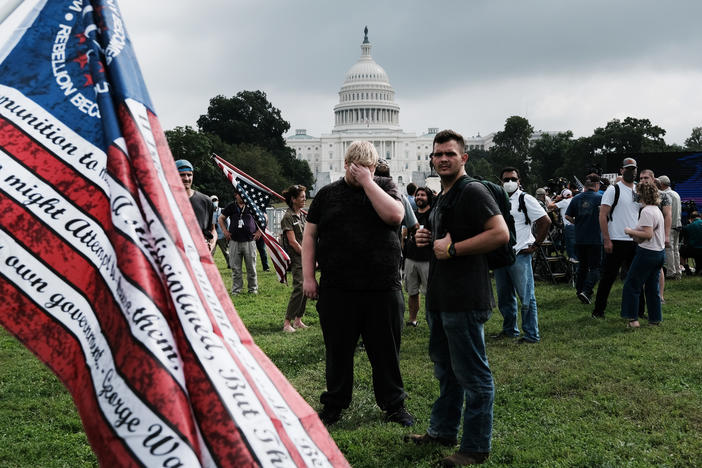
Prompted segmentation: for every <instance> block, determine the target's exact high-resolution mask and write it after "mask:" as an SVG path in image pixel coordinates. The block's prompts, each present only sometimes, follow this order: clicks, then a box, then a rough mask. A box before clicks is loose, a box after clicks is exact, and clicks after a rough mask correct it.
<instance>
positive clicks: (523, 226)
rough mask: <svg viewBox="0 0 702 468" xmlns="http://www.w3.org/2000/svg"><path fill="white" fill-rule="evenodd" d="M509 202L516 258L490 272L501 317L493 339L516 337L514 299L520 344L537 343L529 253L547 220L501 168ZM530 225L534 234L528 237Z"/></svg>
mask: <svg viewBox="0 0 702 468" xmlns="http://www.w3.org/2000/svg"><path fill="white" fill-rule="evenodd" d="M500 180H501V181H502V186H503V187H504V189H505V191H506V192H507V195H509V201H510V203H511V207H512V209H511V214H512V217H513V218H514V227H515V229H516V232H517V243H516V244H515V246H514V253H515V254H516V255H517V259H516V261H515V262H514V264H513V265H508V266H504V267H502V268H497V269H495V270H494V274H495V286H496V289H497V307H498V308H499V309H500V313H501V314H502V318H503V321H502V331H501V332H500V334H498V335H497V336H496V337H495V338H497V339H500V338H518V337H519V327H518V326H517V297H519V301H520V302H521V304H522V307H521V312H522V331H523V336H522V337H521V338H519V342H520V343H538V342H539V341H540V340H541V336H540V335H539V314H538V309H537V306H536V296H535V295H534V272H533V271H532V268H531V256H532V253H534V252H535V251H536V249H538V248H539V246H540V245H541V243H542V242H543V241H544V239H545V238H546V235H547V234H548V228H549V226H550V225H551V219H550V218H549V217H548V215H547V214H546V211H545V210H544V209H543V208H542V207H541V205H540V204H539V202H538V201H537V200H536V198H534V197H532V196H531V195H529V194H528V193H525V192H522V191H521V190H520V189H519V171H518V170H517V169H516V168H514V167H505V168H504V169H502V174H501V175H500ZM532 223H533V224H534V230H533V231H534V232H535V234H532Z"/></svg>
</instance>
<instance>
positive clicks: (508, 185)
mask: <svg viewBox="0 0 702 468" xmlns="http://www.w3.org/2000/svg"><path fill="white" fill-rule="evenodd" d="M502 186H503V187H504V188H505V190H506V191H507V193H514V192H516V191H517V189H518V188H519V184H518V183H517V182H515V181H513V180H510V181H509V182H505V183H504V184H502Z"/></svg>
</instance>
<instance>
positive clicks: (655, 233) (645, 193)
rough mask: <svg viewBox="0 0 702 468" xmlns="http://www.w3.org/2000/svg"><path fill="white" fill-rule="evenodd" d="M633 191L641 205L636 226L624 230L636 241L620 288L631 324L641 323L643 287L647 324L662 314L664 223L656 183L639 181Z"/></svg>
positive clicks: (656, 322) (636, 326) (633, 325)
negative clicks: (640, 305)
mask: <svg viewBox="0 0 702 468" xmlns="http://www.w3.org/2000/svg"><path fill="white" fill-rule="evenodd" d="M636 193H637V194H638V195H639V202H640V203H641V204H642V205H643V208H641V211H640V213H639V223H638V225H637V226H636V227H635V228H629V227H628V228H626V229H625V230H624V232H625V233H626V234H627V235H629V236H631V238H632V239H634V242H636V243H637V244H638V246H637V247H636V255H635V256H634V259H633V260H632V262H631V266H630V267H629V273H627V275H626V279H625V280H624V288H623V290H622V317H623V318H625V319H627V320H628V323H627V327H630V328H638V327H639V326H640V325H639V320H638V310H639V296H640V294H641V288H644V287H645V292H646V293H645V294H646V305H647V306H648V323H649V325H659V324H660V323H661V320H662V318H663V317H662V314H661V298H660V295H659V293H660V291H659V283H658V277H659V275H660V273H661V267H662V266H663V263H664V262H665V226H664V222H663V213H662V212H661V210H660V208H658V203H659V202H660V195H659V194H658V189H657V188H656V186H655V185H653V184H648V183H640V184H638V185H637V186H636Z"/></svg>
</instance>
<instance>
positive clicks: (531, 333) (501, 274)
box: [495, 254, 541, 342]
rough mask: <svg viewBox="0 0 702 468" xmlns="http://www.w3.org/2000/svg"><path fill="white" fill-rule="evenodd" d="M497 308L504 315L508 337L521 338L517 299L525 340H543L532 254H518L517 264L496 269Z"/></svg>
mask: <svg viewBox="0 0 702 468" xmlns="http://www.w3.org/2000/svg"><path fill="white" fill-rule="evenodd" d="M495 285H496V286H497V306H498V307H499V309H500V313H501V314H502V318H503V321H502V332H503V333H504V334H505V335H508V336H514V337H517V336H519V328H518V327H517V296H519V302H521V304H522V330H523V331H524V339H526V340H528V341H534V342H536V341H539V340H540V339H541V337H540V336H539V313H538V310H537V309H536V296H534V273H533V272H532V271H531V255H530V254H518V255H517V260H516V261H515V262H514V264H513V265H510V266H506V267H502V268H498V269H496V270H495Z"/></svg>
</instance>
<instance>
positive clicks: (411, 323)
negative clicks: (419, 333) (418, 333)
mask: <svg viewBox="0 0 702 468" xmlns="http://www.w3.org/2000/svg"><path fill="white" fill-rule="evenodd" d="M407 326H408V327H414V328H417V321H416V320H415V321H414V322H407Z"/></svg>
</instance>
